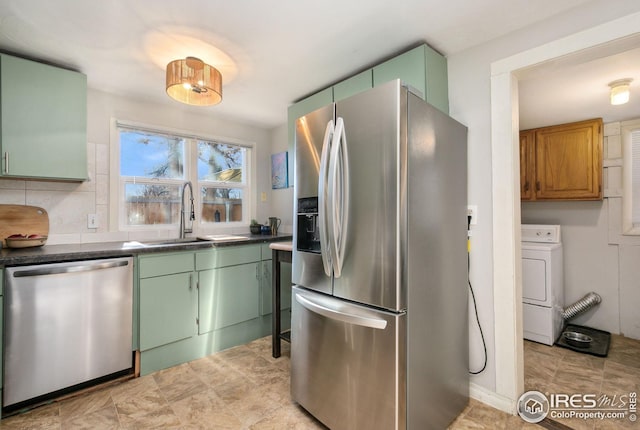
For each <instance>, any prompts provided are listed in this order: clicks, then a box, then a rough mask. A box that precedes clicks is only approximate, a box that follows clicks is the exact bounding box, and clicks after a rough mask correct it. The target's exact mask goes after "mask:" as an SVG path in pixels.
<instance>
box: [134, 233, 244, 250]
mask: <svg viewBox="0 0 640 430" xmlns="http://www.w3.org/2000/svg"><path fill="white" fill-rule="evenodd" d="M243 240H249V238H248V237H247V236H236V235H233V234H212V235H207V236H198V237H185V238H181V239H164V240H163V239H160V240H151V241H142V242H140V241H131V242H125V243H124V245H123V248H150V247H155V246H171V245H188V244H190V243H201V242H232V241H243Z"/></svg>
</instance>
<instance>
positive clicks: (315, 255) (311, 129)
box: [291, 104, 334, 294]
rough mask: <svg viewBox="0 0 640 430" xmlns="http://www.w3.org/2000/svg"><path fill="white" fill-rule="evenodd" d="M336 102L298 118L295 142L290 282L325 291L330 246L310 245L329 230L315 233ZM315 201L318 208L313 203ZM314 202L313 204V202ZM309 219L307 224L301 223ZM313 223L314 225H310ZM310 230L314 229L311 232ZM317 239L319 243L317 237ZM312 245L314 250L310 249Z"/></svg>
mask: <svg viewBox="0 0 640 430" xmlns="http://www.w3.org/2000/svg"><path fill="white" fill-rule="evenodd" d="M333 113H334V105H333V104H331V105H328V106H325V107H323V108H320V109H318V110H316V111H313V112H311V113H310V114H307V115H305V116H303V117H301V118H298V119H297V120H296V141H295V157H296V159H295V182H294V184H295V191H294V211H295V213H294V217H293V224H294V225H293V232H294V233H293V259H292V274H291V276H292V278H291V282H293V283H294V284H297V285H303V286H305V287H307V288H311V289H314V290H316V291H321V292H325V293H329V294H330V293H331V289H332V283H331V275H330V274H331V271H330V270H329V274H327V273H326V270H325V268H324V266H323V256H322V254H321V253H325V263H326V257H327V255H328V254H327V253H328V252H329V249H328V248H327V247H324V248H323V247H321V246H318V247H315V246H314V247H309V246H308V244H309V243H313V242H314V240H313V237H314V236H319V235H320V234H325V233H326V231H318V232H315V233H314V232H313V229H315V228H317V227H316V226H317V224H316V222H317V220H318V218H319V214H318V207H317V201H318V197H319V196H318V180H319V176H320V159H321V157H322V149H323V142H324V140H325V132H326V131H327V125H328V124H329V123H330V122H332V121H333ZM314 201H315V202H316V207H315V209H314V208H313V205H312V204H311V203H312V202H314ZM310 202H311V203H310ZM309 220H312V221H310V222H309V225H308V226H305V225H302V224H301V222H307V221H309ZM310 226H313V228H312V227H310ZM310 230H311V231H310ZM301 234H304V235H307V234H308V235H310V236H311V237H312V240H306V239H308V237H307V238H305V240H302V239H303V238H302V237H301ZM317 242H320V240H319V238H317ZM310 248H311V249H310ZM317 248H320V249H317Z"/></svg>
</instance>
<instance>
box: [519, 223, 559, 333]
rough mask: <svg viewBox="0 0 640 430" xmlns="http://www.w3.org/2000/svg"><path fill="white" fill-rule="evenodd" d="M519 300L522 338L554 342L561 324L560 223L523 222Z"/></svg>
mask: <svg viewBox="0 0 640 430" xmlns="http://www.w3.org/2000/svg"><path fill="white" fill-rule="evenodd" d="M522 302H523V306H522V310H523V312H522V315H523V328H524V338H525V339H528V340H533V341H535V342H540V343H544V344H546V345H553V343H554V342H555V341H556V340H557V339H558V337H559V336H560V334H561V333H562V328H563V326H564V320H563V318H562V308H563V307H564V277H563V270H562V243H561V242H560V226H559V225H534V224H523V225H522Z"/></svg>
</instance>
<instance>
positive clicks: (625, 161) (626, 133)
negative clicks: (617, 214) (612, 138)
mask: <svg viewBox="0 0 640 430" xmlns="http://www.w3.org/2000/svg"><path fill="white" fill-rule="evenodd" d="M636 130H638V131H640V118H636V119H632V120H629V121H622V122H620V140H621V143H622V234H624V235H629V236H640V223H635V224H634V222H633V167H632V165H633V164H632V163H633V154H632V149H633V147H632V143H631V133H632V132H633V131H636ZM638 149H639V150H640V146H639V148H638ZM637 186H640V183H639V184H638V185H637ZM638 210H639V211H640V207H639V209H638ZM638 216H639V217H640V214H638Z"/></svg>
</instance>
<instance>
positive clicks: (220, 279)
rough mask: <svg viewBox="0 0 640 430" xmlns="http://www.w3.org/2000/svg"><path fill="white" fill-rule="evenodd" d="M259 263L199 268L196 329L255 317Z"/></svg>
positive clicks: (258, 287) (258, 286) (217, 327)
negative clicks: (208, 268)
mask: <svg viewBox="0 0 640 430" xmlns="http://www.w3.org/2000/svg"><path fill="white" fill-rule="evenodd" d="M260 268H261V263H251V264H241V265H238V266H229V267H221V268H218V269H212V270H204V271H200V272H198V283H199V286H198V319H199V326H198V327H199V328H198V333H199V334H204V333H207V332H210V331H213V330H218V329H222V328H224V327H229V326H232V325H234V324H239V323H242V322H245V321H249V320H252V319H254V318H258V317H259V314H258V308H259V304H258V300H259V291H260V282H259V275H260V273H261V271H260Z"/></svg>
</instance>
